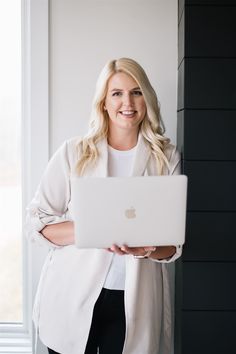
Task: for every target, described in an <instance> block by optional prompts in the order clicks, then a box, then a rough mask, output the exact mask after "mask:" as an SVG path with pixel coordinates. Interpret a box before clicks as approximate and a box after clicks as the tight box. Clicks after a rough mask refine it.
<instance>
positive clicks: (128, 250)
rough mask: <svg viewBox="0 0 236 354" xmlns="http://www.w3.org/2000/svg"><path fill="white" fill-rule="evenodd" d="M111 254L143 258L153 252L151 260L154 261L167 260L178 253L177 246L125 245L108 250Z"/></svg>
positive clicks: (113, 246) (114, 246)
mask: <svg viewBox="0 0 236 354" xmlns="http://www.w3.org/2000/svg"><path fill="white" fill-rule="evenodd" d="M107 250H108V251H110V252H113V253H116V254H119V255H132V256H138V257H143V256H145V255H146V254H147V253H148V252H149V251H151V254H150V256H149V257H150V258H153V259H167V258H170V257H172V256H173V255H174V254H175V252H176V247H175V246H147V247H128V246H127V245H123V246H121V247H118V246H117V245H112V246H111V247H110V248H108V249H107Z"/></svg>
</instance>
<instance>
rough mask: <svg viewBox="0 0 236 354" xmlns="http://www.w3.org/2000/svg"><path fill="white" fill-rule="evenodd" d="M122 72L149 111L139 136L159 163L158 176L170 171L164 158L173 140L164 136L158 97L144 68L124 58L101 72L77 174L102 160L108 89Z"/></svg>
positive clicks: (106, 133) (81, 144)
mask: <svg viewBox="0 0 236 354" xmlns="http://www.w3.org/2000/svg"><path fill="white" fill-rule="evenodd" d="M118 72H122V73H126V74H128V75H130V76H131V77H132V78H133V79H134V80H135V81H136V82H137V84H138V86H139V88H140V90H141V92H142V94H143V97H144V101H145V104H146V107H147V110H146V116H145V117H144V119H143V121H142V122H141V123H140V128H139V133H140V134H142V136H143V138H144V141H145V142H146V143H147V144H148V145H149V147H150V149H151V152H152V154H153V156H154V157H155V159H156V162H157V168H158V173H159V174H162V172H163V168H164V166H165V165H166V166H167V167H168V160H167V158H166V156H165V154H164V149H165V146H166V145H167V144H168V143H169V141H170V140H169V139H168V138H166V137H165V136H164V132H165V127H164V124H163V121H162V119H161V115H160V107H159V103H158V99H157V95H156V93H155V91H154V89H153V87H152V85H151V83H150V81H149V79H148V77H147V75H146V73H145V71H144V70H143V68H142V67H141V66H140V65H139V64H138V63H137V62H136V61H134V60H133V59H130V58H120V59H117V60H111V61H109V62H108V63H107V64H106V65H105V67H104V68H103V70H102V71H101V73H100V75H99V77H98V81H97V84H96V90H95V95H94V99H93V103H92V111H91V117H90V124H89V131H88V133H87V134H86V135H85V136H84V138H83V139H82V140H81V141H80V143H79V144H78V147H77V148H78V149H79V151H80V159H79V161H78V163H77V167H76V170H77V173H78V174H79V175H83V173H84V171H85V169H86V168H87V167H88V166H89V165H90V164H95V163H96V161H97V160H98V157H99V152H98V149H97V146H96V145H97V143H98V142H99V141H100V140H102V139H104V138H107V136H108V120H109V117H108V113H107V111H106V110H105V109H104V105H105V99H106V94H107V89H108V81H109V79H110V78H111V76H112V75H114V74H115V73H118Z"/></svg>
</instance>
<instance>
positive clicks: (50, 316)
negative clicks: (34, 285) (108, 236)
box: [26, 135, 182, 354]
mask: <svg viewBox="0 0 236 354" xmlns="http://www.w3.org/2000/svg"><path fill="white" fill-rule="evenodd" d="M78 142H79V138H78V137H77V138H73V139H70V140H68V141H66V142H65V143H64V144H63V145H62V146H61V147H60V148H59V150H58V151H57V152H56V153H55V154H54V156H53V157H52V158H51V160H50V162H49V164H48V166H47V169H46V171H45V173H44V175H43V177H42V180H41V183H40V185H39V188H38V190H37V192H36V195H35V198H34V199H33V201H32V202H31V203H30V205H29V208H28V218H27V225H26V228H27V234H28V236H29V237H30V238H31V239H34V240H38V241H39V242H41V243H44V244H47V245H48V246H49V248H50V250H49V253H48V256H47V258H46V261H45V264H44V267H43V270H42V274H41V278H40V282H39V286H38V291H37V294H36V299H35V305H34V311H33V320H34V323H35V326H36V329H37V331H38V332H39V336H40V338H41V340H42V342H43V343H44V344H45V345H46V346H48V347H50V348H52V349H54V350H55V351H57V352H59V353H62V354H84V351H85V347H86V343H87V339H88V334H89V330H90V325H91V320H92V316H93V308H94V304H95V302H96V300H97V298H98V296H99V294H100V292H101V289H102V287H103V284H104V281H105V278H106V275H107V273H108V270H109V267H110V264H111V261H112V256H113V255H112V253H110V252H108V251H106V250H103V249H86V250H81V249H77V248H76V247H75V246H74V245H70V246H63V247H61V246H56V245H55V244H53V243H51V242H49V241H48V240H47V239H46V238H44V237H43V236H42V234H41V233H40V231H41V230H42V229H43V228H44V227H45V225H48V224H53V223H58V222H63V221H68V220H71V216H70V209H71V202H70V200H71V196H70V177H71V176H72V175H73V174H74V173H75V166H76V163H77V161H78V157H79V152H78V149H77V148H76V145H77V144H78ZM98 150H99V160H98V163H97V164H96V165H95V166H93V167H90V168H88V169H87V170H86V173H85V174H84V175H85V176H91V177H92V176H97V177H106V176H107V161H108V152H107V140H106V139H104V140H102V141H100V142H99V143H98ZM165 154H166V156H167V158H168V160H169V170H168V169H167V168H165V171H164V174H179V173H180V156H179V153H178V152H177V151H176V148H175V147H174V146H172V145H168V146H167V148H166V150H165ZM157 174H158V173H157V169H156V162H155V160H154V158H153V156H152V155H151V151H150V148H149V147H148V145H147V144H146V143H145V141H144V139H143V137H142V136H141V135H140V136H139V140H138V145H137V150H136V156H135V161H134V167H133V173H132V175H133V176H141V175H157ZM101 206H102V201H101ZM170 222H171V220H170ZM156 232H157V234H158V223H157V226H156ZM94 237H96V234H94ZM157 246H158V245H157ZM181 252H182V248H181V247H180V246H179V247H177V251H176V253H175V254H174V256H173V257H171V258H170V259H168V260H162V261H153V260H151V259H135V258H134V257H133V256H129V255H126V256H124V257H125V259H126V281H125V316H126V336H125V342H124V349H123V354H159V353H161V354H170V350H171V349H170V347H171V303H170V287H169V275H168V268H167V266H166V263H170V262H173V261H175V260H176V259H177V258H178V257H179V256H180V255H181ZM160 343H161V344H160ZM161 347H162V349H161Z"/></svg>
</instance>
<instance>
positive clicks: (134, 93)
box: [132, 90, 142, 96]
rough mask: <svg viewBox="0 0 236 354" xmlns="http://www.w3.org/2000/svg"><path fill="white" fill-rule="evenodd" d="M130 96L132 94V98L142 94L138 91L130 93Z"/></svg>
mask: <svg viewBox="0 0 236 354" xmlns="http://www.w3.org/2000/svg"><path fill="white" fill-rule="evenodd" d="M132 94H133V95H134V96H142V92H141V91H138V90H136V91H132Z"/></svg>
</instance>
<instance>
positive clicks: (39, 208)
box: [25, 142, 71, 248]
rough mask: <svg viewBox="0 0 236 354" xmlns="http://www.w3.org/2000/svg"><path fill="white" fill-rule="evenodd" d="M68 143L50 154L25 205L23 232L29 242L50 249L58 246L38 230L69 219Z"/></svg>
mask: <svg viewBox="0 0 236 354" xmlns="http://www.w3.org/2000/svg"><path fill="white" fill-rule="evenodd" d="M67 149H68V147H67V143H66V142H65V143H64V144H63V145H62V146H61V147H60V148H59V149H58V151H57V152H56V153H55V154H54V155H53V157H52V158H51V160H50V161H49V163H48V166H47V168H46V170H45V172H44V175H43V177H42V179H41V182H40V184H39V187H38V189H37V192H36V194H35V196H34V198H33V200H32V201H31V202H30V204H29V205H28V207H27V210H26V211H27V215H26V223H25V234H26V237H27V238H28V239H29V240H31V241H32V242H37V243H39V244H41V245H44V246H48V247H50V248H60V247H62V246H58V245H55V244H54V243H52V242H50V241H49V240H48V239H46V238H45V237H44V236H43V235H42V233H41V231H42V230H43V229H44V227H45V226H46V225H52V224H56V223H60V222H65V221H71V218H70V216H69V213H68V203H69V201H70V164H69V159H68V151H67Z"/></svg>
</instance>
